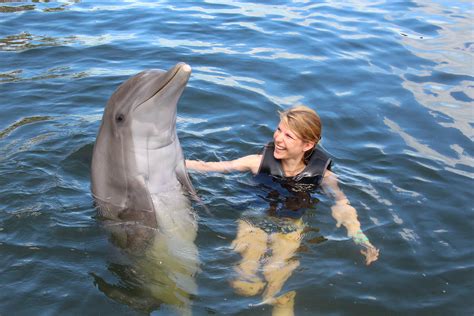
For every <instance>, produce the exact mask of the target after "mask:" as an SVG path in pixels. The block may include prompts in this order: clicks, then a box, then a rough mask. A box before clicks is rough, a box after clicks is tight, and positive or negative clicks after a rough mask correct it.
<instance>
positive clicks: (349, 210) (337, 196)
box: [322, 170, 379, 265]
mask: <svg viewBox="0 0 474 316" xmlns="http://www.w3.org/2000/svg"><path fill="white" fill-rule="evenodd" d="M322 185H323V189H324V191H325V192H326V193H328V194H329V195H330V196H332V197H333V198H334V200H335V204H334V205H333V206H332V207H331V211H332V216H333V217H334V219H335V220H336V221H337V223H336V226H337V227H340V226H341V224H342V225H344V227H345V228H346V229H347V236H348V237H351V238H352V239H353V240H354V242H355V243H356V244H357V245H360V246H362V247H363V248H364V249H362V250H361V253H362V254H363V255H364V256H365V263H366V264H367V265H369V264H370V263H371V262H373V261H375V260H377V258H378V256H379V250H378V249H377V248H375V247H374V246H373V245H372V244H371V243H370V241H369V239H368V238H367V236H366V235H365V234H364V233H363V232H362V230H361V229H360V222H359V220H358V219H357V211H356V209H355V208H354V207H352V206H351V205H350V204H349V200H348V199H347V197H346V195H345V194H344V193H343V192H342V191H341V189H339V186H338V184H337V176H336V175H335V174H334V173H333V172H331V171H329V170H328V171H326V174H325V175H324V179H323V183H322Z"/></svg>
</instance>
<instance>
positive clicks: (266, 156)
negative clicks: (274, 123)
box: [257, 142, 285, 178]
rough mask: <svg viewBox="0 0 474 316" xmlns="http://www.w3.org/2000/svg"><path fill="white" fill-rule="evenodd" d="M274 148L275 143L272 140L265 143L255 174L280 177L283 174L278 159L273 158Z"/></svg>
mask: <svg viewBox="0 0 474 316" xmlns="http://www.w3.org/2000/svg"><path fill="white" fill-rule="evenodd" d="M274 150H275V144H274V143H273V142H269V143H268V144H267V145H265V147H264V148H263V153H262V161H261V162H260V167H259V168H258V172H257V174H267V175H272V176H277V177H282V178H283V177H284V176H285V174H284V172H283V170H282V168H281V163H280V161H279V160H277V159H275V157H274V156H273V151H274Z"/></svg>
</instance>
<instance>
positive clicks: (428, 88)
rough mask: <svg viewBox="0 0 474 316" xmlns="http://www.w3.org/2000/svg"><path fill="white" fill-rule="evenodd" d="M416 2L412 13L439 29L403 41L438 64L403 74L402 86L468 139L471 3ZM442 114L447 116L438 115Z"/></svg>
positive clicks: (472, 95)
mask: <svg viewBox="0 0 474 316" xmlns="http://www.w3.org/2000/svg"><path fill="white" fill-rule="evenodd" d="M416 2H417V3H418V4H419V6H417V7H416V8H412V12H410V14H411V15H413V16H415V17H417V18H419V19H426V18H428V19H429V20H430V21H431V22H432V23H435V24H436V25H437V26H438V29H437V31H436V34H435V35H433V36H426V37H424V38H423V39H417V38H411V37H406V38H403V41H402V43H403V44H404V45H405V47H407V48H408V49H409V50H410V51H411V52H412V53H413V54H415V55H417V56H420V57H422V58H424V59H426V60H430V61H433V62H435V63H436V65H435V66H434V67H432V66H430V67H426V70H425V71H424V73H423V72H422V73H421V74H420V75H418V76H403V77H402V78H403V79H404V82H403V86H404V87H405V88H406V89H408V90H410V91H411V92H412V93H413V95H414V96H415V98H416V100H417V102H418V103H419V104H422V105H424V106H426V107H427V108H428V109H430V110H432V111H433V114H432V115H433V116H435V119H437V120H441V122H440V124H441V125H442V126H445V127H452V128H455V129H458V130H459V131H460V132H461V133H463V134H464V135H465V136H466V137H467V138H468V139H473V138H474V131H473V128H472V124H473V118H474V108H473V101H474V84H473V81H474V55H473V53H474V46H473V45H472V43H473V38H472V14H473V13H474V11H473V7H472V3H471V2H470V1H466V2H464V1H460V2H459V3H456V4H457V5H452V6H450V7H449V9H446V7H445V6H443V5H441V4H437V3H433V2H432V1H429V2H428V1H416ZM466 11H467V13H468V14H467V15H466ZM447 15H448V16H449V19H448V18H447ZM467 65H470V67H469V66H467ZM466 66H467V67H466ZM437 113H438V114H437ZM440 114H441V115H443V116H444V118H443V117H441V118H438V117H436V116H437V115H438V116H439V115H440ZM446 118H449V119H446ZM461 159H462V158H461Z"/></svg>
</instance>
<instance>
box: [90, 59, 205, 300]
mask: <svg viewBox="0 0 474 316" xmlns="http://www.w3.org/2000/svg"><path fill="white" fill-rule="evenodd" d="M190 75H191V67H190V66H189V65H187V64H184V63H179V64H177V65H176V66H174V67H173V68H172V69H170V70H169V71H162V70H148V71H143V72H141V73H139V74H137V75H135V76H133V77H131V78H130V79H128V80H127V81H125V82H124V83H123V84H121V85H120V86H119V87H118V88H117V90H116V91H115V92H114V93H113V95H112V96H111V97H110V99H109V101H108V103H107V106H106V108H105V111H104V114H103V117H102V124H101V126H100V129H99V133H98V135H97V139H96V143H95V145H94V150H93V155H92V167H91V173H92V174H91V178H92V179H91V180H92V194H93V197H94V200H95V202H96V205H97V209H98V214H99V216H100V217H102V218H104V219H105V222H107V224H106V225H105V226H106V228H107V229H108V230H109V232H110V233H111V235H112V240H113V241H114V243H115V244H117V245H118V246H120V247H121V248H123V249H126V250H127V251H128V252H129V253H132V254H134V255H135V256H134V258H136V259H137V260H136V262H135V267H139V268H140V270H141V273H142V274H143V275H144V278H143V280H148V282H146V281H143V282H142V283H144V284H143V287H145V288H146V289H147V292H148V293H149V295H150V296H151V297H152V298H156V299H158V300H159V301H160V302H162V301H166V299H165V298H166V297H167V298H168V300H171V302H168V303H169V304H172V305H175V306H180V307H182V306H187V305H188V304H189V301H186V297H185V296H186V295H183V292H184V293H189V294H195V290H196V285H195V281H194V275H195V273H196V272H197V270H198V254H197V247H196V246H195V244H194V240H195V238H196V234H197V223H196V217H195V214H194V210H193V209H192V207H191V203H190V201H189V199H188V196H187V195H188V193H189V194H191V196H196V195H195V191H194V189H193V186H192V184H191V181H190V179H189V176H188V174H187V171H186V167H185V163H184V157H183V152H182V149H181V146H180V143H179V139H178V136H177V133H176V112H177V103H178V100H179V98H180V96H181V94H182V92H183V90H184V88H185V87H186V84H187V82H188V79H189V77H190ZM137 251H138V252H140V253H139V254H137ZM167 263H168V264H169V266H167ZM153 280H155V281H153ZM165 280H167V281H165ZM170 282H171V283H173V284H171V285H166V284H169V283H170ZM132 283H134V284H135V283H136V282H132ZM145 283H146V284H145ZM164 284H165V285H166V286H164ZM112 287H113V286H112ZM101 288H102V289H106V288H108V289H110V288H111V287H110V286H105V285H103V286H102V287H101ZM173 288H175V289H179V291H180V292H179V293H178V292H176V295H170V289H173ZM108 292H110V293H115V294H114V295H115V296H117V297H122V298H123V297H124V295H122V294H120V295H117V289H115V290H114V291H108ZM109 296H112V294H110V295H109ZM123 300H124V301H127V300H126V299H123Z"/></svg>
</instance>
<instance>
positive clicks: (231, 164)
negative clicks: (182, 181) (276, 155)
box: [186, 155, 262, 174]
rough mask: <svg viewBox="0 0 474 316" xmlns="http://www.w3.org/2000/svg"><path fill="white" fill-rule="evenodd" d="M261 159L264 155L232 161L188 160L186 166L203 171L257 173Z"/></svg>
mask: <svg viewBox="0 0 474 316" xmlns="http://www.w3.org/2000/svg"><path fill="white" fill-rule="evenodd" d="M261 160H262V155H249V156H245V157H242V158H239V159H235V160H231V161H200V160H186V168H188V169H191V170H196V171H201V172H212V171H214V172H234V171H242V172H245V171H251V172H252V173H253V174H256V173H257V172H258V168H259V167H260V161H261Z"/></svg>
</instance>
